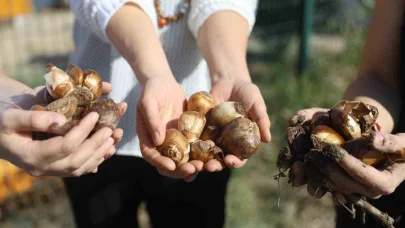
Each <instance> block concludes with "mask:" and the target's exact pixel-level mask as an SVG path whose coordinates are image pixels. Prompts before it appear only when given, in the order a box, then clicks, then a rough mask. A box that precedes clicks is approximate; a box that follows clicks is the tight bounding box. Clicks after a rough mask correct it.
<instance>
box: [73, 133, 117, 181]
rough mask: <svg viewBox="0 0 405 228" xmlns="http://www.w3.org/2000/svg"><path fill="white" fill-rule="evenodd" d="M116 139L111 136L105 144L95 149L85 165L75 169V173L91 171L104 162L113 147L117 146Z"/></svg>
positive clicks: (80, 173)
mask: <svg viewBox="0 0 405 228" xmlns="http://www.w3.org/2000/svg"><path fill="white" fill-rule="evenodd" d="M113 144H114V140H113V139H112V138H109V139H108V140H107V141H106V142H105V143H104V144H103V145H101V146H100V147H99V148H97V150H95V151H93V153H92V154H93V156H91V157H90V158H89V159H87V160H86V161H85V162H84V163H83V165H82V166H81V167H80V168H79V169H77V170H76V171H74V173H73V174H74V175H76V176H77V175H82V174H86V173H90V172H91V171H92V170H94V169H96V168H97V167H98V166H99V165H100V164H101V163H102V162H104V161H105V157H106V155H108V153H109V151H110V150H111V149H114V148H115V146H114V145H113Z"/></svg>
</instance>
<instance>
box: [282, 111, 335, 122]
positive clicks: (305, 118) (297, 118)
mask: <svg viewBox="0 0 405 228" xmlns="http://www.w3.org/2000/svg"><path fill="white" fill-rule="evenodd" d="M327 111H328V110H327V109H324V108H310V109H304V110H300V111H298V112H297V113H296V114H295V115H293V116H292V117H291V118H290V120H289V122H290V126H296V125H302V124H305V123H307V122H309V121H311V120H312V119H313V118H314V117H315V116H316V115H319V114H324V113H327Z"/></svg>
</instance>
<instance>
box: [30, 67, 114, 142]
mask: <svg viewBox="0 0 405 228" xmlns="http://www.w3.org/2000/svg"><path fill="white" fill-rule="evenodd" d="M44 78H45V81H46V88H47V91H48V93H49V95H50V96H51V97H52V98H53V99H55V100H53V101H50V103H49V104H45V105H34V106H33V107H32V108H31V110H42V111H52V112H58V113H61V114H63V115H65V117H66V119H67V120H68V122H67V123H66V124H65V125H64V126H62V127H61V128H60V129H59V132H57V133H58V134H64V133H66V132H67V131H69V130H70V129H71V128H72V127H74V126H76V125H77V124H78V123H79V121H80V120H81V119H82V118H83V117H84V116H85V115H86V114H88V113H89V112H93V111H94V112H97V113H98V114H99V116H100V117H99V120H98V122H97V124H96V126H95V128H94V129H93V131H97V130H98V129H100V128H101V127H109V128H111V129H113V130H114V129H115V128H116V127H117V125H118V122H119V120H120V118H121V116H120V112H119V107H118V104H116V103H115V102H114V101H113V100H112V99H105V100H99V98H100V96H101V94H102V79H101V77H100V76H99V74H98V73H97V72H96V71H93V70H87V71H85V72H83V71H82V69H81V68H80V67H78V66H76V65H73V64H69V65H68V67H67V69H66V72H65V71H63V70H61V69H59V68H57V67H56V66H54V65H53V64H52V63H49V64H48V65H47V69H46V74H45V75H44ZM48 100H50V99H48Z"/></svg>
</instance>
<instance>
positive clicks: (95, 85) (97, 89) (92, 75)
mask: <svg viewBox="0 0 405 228" xmlns="http://www.w3.org/2000/svg"><path fill="white" fill-rule="evenodd" d="M83 74H84V80H83V87H86V88H88V89H90V91H91V93H92V94H93V101H95V100H97V99H98V98H99V97H100V96H101V93H102V89H103V80H102V79H101V77H100V75H99V74H98V73H97V72H96V71H94V70H87V71H85V72H84V73H83Z"/></svg>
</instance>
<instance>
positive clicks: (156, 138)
mask: <svg viewBox="0 0 405 228" xmlns="http://www.w3.org/2000/svg"><path fill="white" fill-rule="evenodd" d="M159 138H160V134H159V132H158V131H155V132H154V133H153V142H155V143H156V142H157V141H158V140H159Z"/></svg>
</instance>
